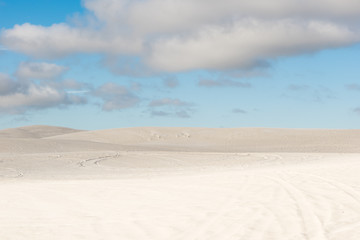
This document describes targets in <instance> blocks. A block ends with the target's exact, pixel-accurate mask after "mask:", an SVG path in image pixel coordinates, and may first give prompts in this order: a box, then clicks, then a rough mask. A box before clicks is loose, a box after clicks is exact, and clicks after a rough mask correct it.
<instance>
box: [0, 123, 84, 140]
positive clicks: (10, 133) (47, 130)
mask: <svg viewBox="0 0 360 240" xmlns="http://www.w3.org/2000/svg"><path fill="white" fill-rule="evenodd" d="M80 131H81V130H75V129H71V128H64V127H53V126H43V125H35V126H27V127H19V128H9V129H4V130H0V138H44V137H51V136H57V135H62V134H68V133H74V132H80Z"/></svg>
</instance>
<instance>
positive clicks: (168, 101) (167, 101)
mask: <svg viewBox="0 0 360 240" xmlns="http://www.w3.org/2000/svg"><path fill="white" fill-rule="evenodd" d="M192 105H193V104H192V103H189V102H184V101H181V100H179V99H174V98H162V99H157V100H153V101H151V102H150V103H149V107H162V106H175V107H184V106H192Z"/></svg>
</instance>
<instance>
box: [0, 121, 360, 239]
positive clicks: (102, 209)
mask: <svg viewBox="0 0 360 240" xmlns="http://www.w3.org/2000/svg"><path fill="white" fill-rule="evenodd" d="M25 129H28V131H27V132H30V133H24V131H23V130H19V129H11V130H6V131H5V132H6V134H5V135H4V134H2V133H3V132H4V131H0V196H1V197H0V213H1V214H0V239H5V240H8V239H9V240H22V239H26V240H28V239H39V240H42V239H55V240H57V239H106V240H107V239H116V240H117V239H126V240H127V239H130V240H131V239H134V240H138V239H141V240H143V239H154V240H155V239H156V240H158V239H159V240H162V239H164V240H168V239H175V240H182V239H184V240H188V239H190V240H192V239H193V240H195V239H197V240H202V239H204V240H215V239H216V240H219V239H226V240H232V239H234V240H235V239H236V240H239V239H240V240H241V239H244V240H253V239H259V240H260V239H276V240H278V239H280V240H282V239H283V240H300V239H311V240H318V239H319V240H325V239H331V240H335V239H336V240H343V239H350V240H351V239H354V240H357V239H360V176H359V172H360V149H359V145H360V142H359V140H360V132H359V131H355V130H336V131H334V130H333V131H330V130H291V129H198V128H133V129H112V130H101V131H83V132H75V130H69V129H64V131H62V130H61V128H56V127H55V128H54V127H44V129H42V127H38V126H36V127H30V128H25ZM35 129H36V131H34V130H35ZM12 132H14V133H13V134H12ZM19 132H21V133H22V134H19ZM25 132H26V131H25ZM34 132H36V133H34ZM170 150H171V151H170Z"/></svg>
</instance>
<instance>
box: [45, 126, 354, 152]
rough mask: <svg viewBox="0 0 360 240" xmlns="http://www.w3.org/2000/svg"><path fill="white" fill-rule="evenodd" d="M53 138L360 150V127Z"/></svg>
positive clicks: (185, 146) (176, 146) (162, 146)
mask: <svg viewBox="0 0 360 240" xmlns="http://www.w3.org/2000/svg"><path fill="white" fill-rule="evenodd" d="M49 139H62V140H81V141H84V140H86V141H94V142H101V143H112V144H119V145H123V146H133V147H137V148H138V149H141V148H143V149H147V150H150V149H155V150H164V151H169V150H182V151H218V152H224V151H232V152H238V151H240V152H360V130H316V129H303V130H297V129H271V128H235V129H223V128H219V129H208V128H159V127H148V128H125V129H109V130H99V131H86V132H77V133H71V134H66V135H60V136H55V137H50V138H49Z"/></svg>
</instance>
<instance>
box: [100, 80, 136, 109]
mask: <svg viewBox="0 0 360 240" xmlns="http://www.w3.org/2000/svg"><path fill="white" fill-rule="evenodd" d="M93 95H94V96H96V97H98V98H101V99H102V100H103V103H102V109H103V110H104V111H114V110H122V109H126V108H131V107H134V106H136V105H137V104H138V103H139V102H140V98H139V97H138V96H136V95H135V94H134V93H132V92H131V91H130V90H129V89H128V88H126V87H125V86H121V85H118V84H116V83H105V84H104V85H102V86H100V87H99V88H98V89H96V90H95V91H94V92H93Z"/></svg>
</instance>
